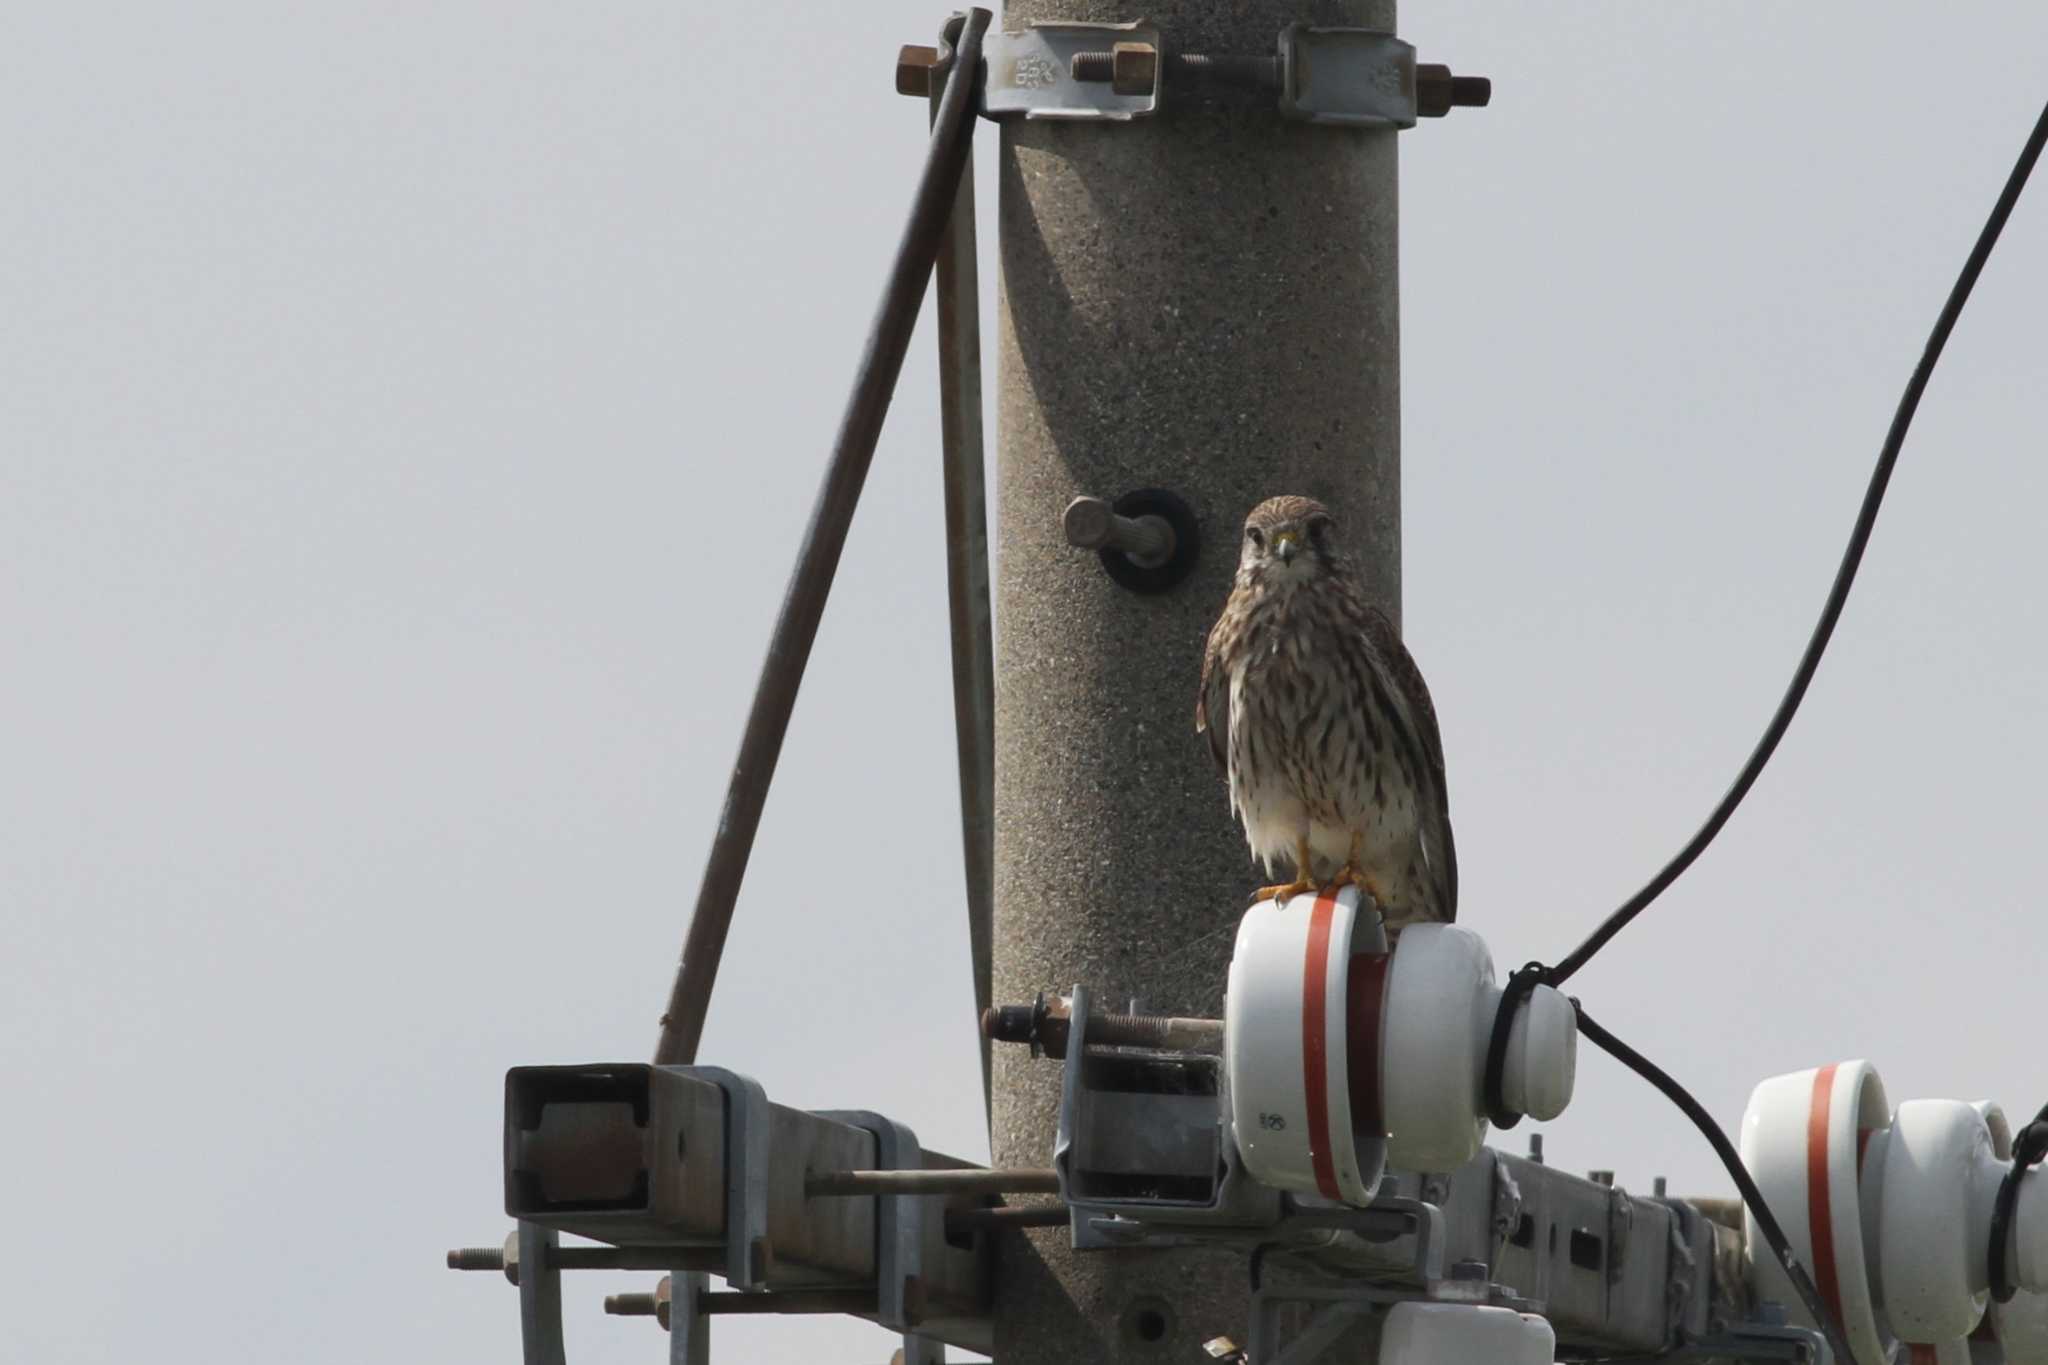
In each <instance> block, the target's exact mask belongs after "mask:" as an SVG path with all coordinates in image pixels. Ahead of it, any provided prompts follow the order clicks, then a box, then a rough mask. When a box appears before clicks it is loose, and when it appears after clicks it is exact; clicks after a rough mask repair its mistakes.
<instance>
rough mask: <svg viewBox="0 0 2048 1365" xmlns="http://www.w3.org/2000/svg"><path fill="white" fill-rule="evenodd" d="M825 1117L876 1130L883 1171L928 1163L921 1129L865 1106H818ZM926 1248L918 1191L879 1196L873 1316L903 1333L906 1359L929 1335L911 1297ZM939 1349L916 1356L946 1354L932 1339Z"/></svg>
mask: <svg viewBox="0 0 2048 1365" xmlns="http://www.w3.org/2000/svg"><path fill="white" fill-rule="evenodd" d="M816 1113H817V1115H818V1117H819V1118H821V1119H831V1120H833V1121H834V1122H837V1123H844V1124H848V1125H850V1126H852V1127H855V1128H864V1129H866V1130H867V1131H868V1132H870V1133H873V1134H874V1135H875V1169H876V1170H879V1171H916V1170H922V1169H923V1168H924V1148H922V1147H920V1146H919V1145H918V1142H917V1134H915V1133H913V1132H911V1131H910V1129H909V1128H907V1127H905V1126H904V1125H903V1124H900V1123H898V1122H896V1121H895V1120H894V1119H890V1118H884V1117H883V1116H882V1115H880V1114H876V1113H872V1112H870V1111H868V1110H866V1109H820V1110H817V1111H816ZM923 1251H924V1210H923V1208H922V1207H921V1206H920V1204H919V1203H918V1197H917V1196H916V1195H905V1194H880V1195H876V1196H875V1317H876V1318H877V1319H878V1320H879V1321H880V1322H881V1324H882V1326H884V1327H886V1328H888V1329H889V1330H890V1331H892V1332H901V1333H902V1334H903V1359H904V1361H905V1363H906V1365H908V1363H909V1362H910V1361H911V1360H912V1359H913V1355H912V1352H913V1350H920V1349H921V1348H923V1347H924V1346H925V1345H926V1344H927V1343H926V1339H925V1338H923V1337H920V1336H918V1335H917V1334H916V1331H915V1328H916V1326H917V1317H918V1314H917V1312H916V1306H915V1304H914V1303H913V1298H914V1297H915V1296H916V1295H918V1294H919V1293H920V1292H921V1290H922V1284H921V1281H922V1278H923V1265H922V1261H921V1257H922V1255H923ZM929 1345H930V1347H931V1348H932V1350H934V1351H936V1352H937V1353H938V1354H936V1355H932V1354H923V1355H920V1356H918V1357H916V1358H918V1359H923V1360H928V1361H934V1362H936V1361H942V1360H944V1359H945V1355H944V1351H945V1348H944V1347H943V1346H941V1345H940V1344H939V1343H937V1342H931V1343H929Z"/></svg>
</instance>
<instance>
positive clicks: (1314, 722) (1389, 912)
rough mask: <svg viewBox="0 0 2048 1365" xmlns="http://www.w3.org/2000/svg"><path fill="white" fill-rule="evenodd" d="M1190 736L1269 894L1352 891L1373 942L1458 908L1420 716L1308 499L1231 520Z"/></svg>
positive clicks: (1431, 752)
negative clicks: (1262, 868)
mask: <svg viewBox="0 0 2048 1365" xmlns="http://www.w3.org/2000/svg"><path fill="white" fill-rule="evenodd" d="M1195 729H1196V731H1197V732H1199V733H1205V734H1207V735H1208V737H1209V750H1210V752H1211V753H1213V754H1214V755H1215V756H1216V762H1217V763H1218V765H1220V766H1221V767H1222V768H1223V770H1224V771H1225V772H1226V773H1227V774H1228V775H1229V778H1230V805H1231V809H1232V811H1233V812H1234V813H1235V814H1236V816H1237V818H1238V819H1239V820H1240V821H1241V822H1242V823H1243V824H1244V832H1245V839H1246V841H1247V842H1248V843H1249V844H1250V845H1251V850H1252V856H1253V857H1254V858H1257V859H1259V860H1261V861H1262V862H1264V863H1265V865H1266V875H1267V876H1269V877H1270V876H1272V875H1273V874H1274V868H1275V865H1276V863H1277V862H1278V861H1279V860H1280V859H1282V858H1289V859H1292V861H1293V863H1294V880H1293V881H1292V882H1288V883H1284V884H1282V885H1279V886H1268V887H1265V888H1263V889H1262V890H1260V891H1259V893H1258V894H1257V896H1255V897H1254V899H1255V900H1265V899H1267V898H1269V897H1280V898H1283V899H1284V898H1285V897H1288V896H1292V895H1295V894H1296V893H1298V892H1302V891H1306V890H1309V889H1310V888H1312V887H1314V886H1316V885H1317V882H1316V880H1315V869H1317V868H1328V869H1331V871H1330V873H1329V876H1330V881H1329V882H1328V883H1327V884H1328V885H1331V886H1337V885H1342V884H1344V883H1347V882H1348V883H1352V884H1355V885H1356V886H1358V888H1359V889H1360V890H1361V891H1362V892H1364V893H1365V894H1367V895H1369V896H1371V897H1372V898H1373V900H1374V901H1375V902H1377V903H1378V905H1379V908H1380V912H1381V914H1382V915H1383V916H1384V917H1385V919H1386V924H1387V927H1388V929H1389V930H1393V929H1398V928H1399V927H1401V926H1402V925H1404V924H1410V923H1415V922H1417V921H1425V920H1440V921H1448V920H1451V919H1454V918H1456V917H1457V912H1458V855H1457V850H1456V848H1455V847H1454V846H1453V845H1452V843H1451V814H1450V804H1449V801H1448V798H1447V796H1446V794H1445V790H1444V747H1443V741H1442V739H1441V738H1439V736H1438V734H1437V727H1436V708H1435V707H1434V706H1432V705H1431V704H1430V700H1429V688H1428V687H1426V686H1425V685H1424V684H1423V681H1422V674H1421V672H1420V671H1419V670H1418V669H1417V668H1416V667H1415V660H1414V659H1412V658H1410V657H1409V655H1408V651H1407V649H1406V648H1405V647H1404V646H1403V645H1402V644H1401V637H1400V635H1399V634H1398V633H1397V632H1396V631H1395V629H1394V624H1393V622H1391V621H1389V620H1388V619H1387V617H1386V614H1385V613H1384V612H1382V611H1381V610H1380V609H1379V608H1378V607H1376V606H1374V605H1373V604H1372V603H1371V602H1370V601H1368V600H1367V598H1366V596H1365V592H1364V590H1363V589H1362V588H1361V587H1360V586H1359V583H1358V579H1357V576H1356V575H1355V574H1354V573H1353V571H1352V568H1351V565H1350V563H1349V562H1348V561H1347V560H1346V559H1345V557H1344V556H1343V554H1342V553H1340V552H1339V550H1338V548H1337V529H1336V522H1335V520H1334V519H1333V518H1332V517H1331V516H1330V511H1329V509H1328V508H1326V507H1324V506H1323V505H1322V504H1321V503H1319V502H1316V501H1314V500H1313V499H1310V498H1302V497H1279V498H1269V499H1268V500H1266V501H1265V502H1262V503H1260V504H1259V505H1258V506H1257V507H1255V508H1253V509H1252V514H1251V516H1250V517H1248V518H1247V519H1246V520H1245V524H1244V545H1243V548H1242V551H1241V553H1240V557H1239V559H1238V565H1237V582H1236V586H1235V587H1233V588H1232V589H1231V593H1230V600H1229V601H1227V602H1225V603H1224V604H1223V615H1222V616H1220V617H1219V618H1217V621H1216V625H1215V627H1214V628H1213V629H1211V630H1210V632H1209V647H1208V650H1207V652H1206V653H1205V654H1204V656H1203V658H1202V689H1201V695H1200V696H1199V697H1198V698H1197V699H1196V702H1195Z"/></svg>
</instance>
